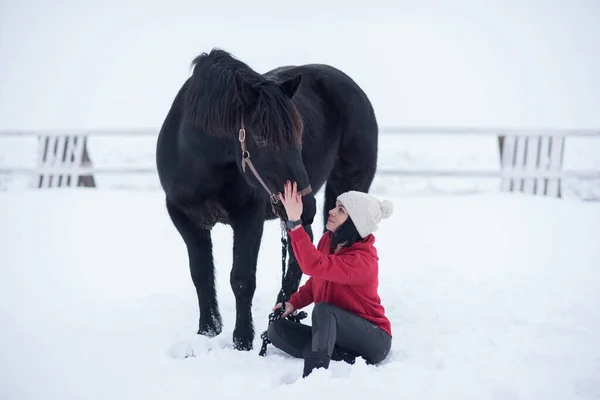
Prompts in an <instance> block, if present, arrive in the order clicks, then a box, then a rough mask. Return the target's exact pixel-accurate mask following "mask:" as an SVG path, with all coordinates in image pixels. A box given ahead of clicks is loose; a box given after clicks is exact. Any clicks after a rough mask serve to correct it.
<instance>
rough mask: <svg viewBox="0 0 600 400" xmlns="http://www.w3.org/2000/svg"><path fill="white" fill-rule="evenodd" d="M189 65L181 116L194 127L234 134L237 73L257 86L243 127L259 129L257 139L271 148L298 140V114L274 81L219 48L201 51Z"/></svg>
mask: <svg viewBox="0 0 600 400" xmlns="http://www.w3.org/2000/svg"><path fill="white" fill-rule="evenodd" d="M191 66H192V67H193V68H194V71H193V73H192V76H191V77H190V79H189V81H188V83H187V84H188V86H187V89H186V94H185V111H184V118H185V119H187V120H189V121H191V122H192V124H193V125H194V126H196V127H198V128H199V129H202V130H203V131H205V132H207V133H210V134H216V135H226V136H229V135H235V136H236V137H237V134H238V131H239V129H240V123H241V112H242V103H241V100H240V99H239V98H238V95H237V92H236V84H235V75H236V73H238V74H240V75H241V76H242V77H243V78H244V80H246V81H247V82H248V83H249V84H251V85H254V86H255V87H256V88H258V89H259V90H258V93H259V97H258V99H257V103H256V104H257V105H256V110H255V112H254V114H253V115H251V116H249V120H248V121H244V123H245V125H246V128H248V127H254V128H255V129H256V130H257V131H259V132H262V133H263V134H264V135H265V136H261V137H260V138H257V139H258V140H260V141H262V142H263V143H265V144H266V145H267V146H268V147H269V148H271V149H274V150H280V149H281V148H283V147H285V146H288V145H290V144H300V143H301V138H302V121H301V119H300V116H299V115H298V112H297V110H296V108H295V107H294V106H293V104H292V106H291V107H290V106H289V105H290V104H291V103H290V101H289V100H287V96H286V95H285V93H284V92H283V90H281V89H280V88H279V87H277V86H276V85H275V84H274V82H271V81H267V80H266V79H265V78H264V77H263V76H262V75H260V74H259V73H257V72H255V71H254V70H252V69H251V68H250V67H249V66H248V65H247V64H245V63H244V62H242V61H239V60H237V59H235V58H234V57H233V56H231V55H230V54H229V53H227V52H226V51H224V50H220V49H213V50H212V51H211V52H210V53H202V54H200V55H199V56H197V57H196V58H195V59H194V60H193V61H192V64H191ZM252 133H253V132H248V134H249V135H250V134H252Z"/></svg>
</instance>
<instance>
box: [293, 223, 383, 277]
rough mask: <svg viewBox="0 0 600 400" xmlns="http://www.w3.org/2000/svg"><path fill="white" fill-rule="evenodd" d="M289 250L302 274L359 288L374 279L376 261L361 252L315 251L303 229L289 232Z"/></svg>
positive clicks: (375, 275)
mask: <svg viewBox="0 0 600 400" xmlns="http://www.w3.org/2000/svg"><path fill="white" fill-rule="evenodd" d="M290 238H291V240H292V248H293V250H294V255H295V256H296V260H298V265H300V269H302V272H304V273H305V274H307V275H309V276H312V277H315V278H319V279H324V280H327V281H330V282H336V283H343V284H349V285H362V284H365V283H369V282H372V281H373V279H377V268H376V267H377V265H376V259H375V258H374V257H372V256H369V255H367V254H364V252H355V251H348V252H347V253H344V254H342V255H333V254H330V255H326V254H323V253H321V252H320V251H319V250H317V249H316V248H315V246H314V244H313V243H312V242H311V241H310V237H309V236H308V233H306V231H305V230H304V228H303V227H300V228H298V229H296V230H294V231H290Z"/></svg>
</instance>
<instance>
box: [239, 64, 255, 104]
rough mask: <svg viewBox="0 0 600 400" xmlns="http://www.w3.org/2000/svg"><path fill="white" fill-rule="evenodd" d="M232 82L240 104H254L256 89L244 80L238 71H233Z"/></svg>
mask: <svg viewBox="0 0 600 400" xmlns="http://www.w3.org/2000/svg"><path fill="white" fill-rule="evenodd" d="M234 82H235V91H236V93H237V95H238V98H239V99H240V101H241V102H242V104H243V105H244V106H251V105H252V104H254V101H255V100H256V96H257V95H258V91H257V89H256V88H255V87H254V86H252V85H251V84H249V83H248V82H246V80H245V79H244V77H243V76H242V75H241V74H240V73H238V72H236V73H235V78H234Z"/></svg>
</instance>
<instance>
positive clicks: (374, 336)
mask: <svg viewBox="0 0 600 400" xmlns="http://www.w3.org/2000/svg"><path fill="white" fill-rule="evenodd" d="M312 323H313V325H312V326H309V325H304V324H301V323H298V322H293V321H289V320H287V319H280V320H277V321H274V322H272V323H271V324H270V325H269V328H268V330H267V337H268V338H269V340H270V341H271V343H272V344H273V345H274V346H275V347H277V348H278V349H280V350H282V351H284V352H286V353H288V354H290V355H291V356H294V357H297V358H304V357H305V355H306V354H307V351H308V352H310V353H313V354H315V353H316V354H322V355H323V356H326V357H327V358H329V359H332V360H334V361H340V360H346V361H348V362H350V360H349V358H350V359H352V362H353V359H354V358H355V357H362V358H364V359H365V360H366V362H367V363H369V364H377V363H379V362H380V361H383V360H384V359H385V358H386V357H387V355H388V354H389V352H390V348H391V345H392V338H391V337H390V336H389V335H388V334H387V332H385V331H384V330H383V329H381V328H379V327H378V326H377V325H375V324H373V323H372V322H370V321H367V320H366V319H364V318H361V317H359V316H358V315H355V314H352V313H351V312H349V311H347V310H344V309H342V308H340V307H338V306H335V305H332V304H329V303H317V304H315V306H314V309H313V312H312Z"/></svg>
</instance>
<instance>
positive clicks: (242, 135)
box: [238, 119, 312, 213]
mask: <svg viewBox="0 0 600 400" xmlns="http://www.w3.org/2000/svg"><path fill="white" fill-rule="evenodd" d="M238 139H239V141H240V146H241V148H242V171H243V172H246V164H248V166H249V167H250V170H251V171H252V173H253V174H254V177H255V178H256V180H257V181H258V182H260V184H261V185H262V187H263V188H264V189H265V190H266V191H267V193H268V194H269V199H270V201H271V206H272V207H273V212H275V205H276V204H277V203H278V202H279V196H277V194H276V193H274V192H272V191H271V189H269V187H268V186H267V184H266V183H265V181H264V180H263V179H262V178H261V176H260V174H259V173H258V171H257V170H256V168H255V167H254V164H253V163H252V160H251V159H250V152H249V151H248V147H247V146H246V128H245V126H244V119H242V121H241V127H240V131H239V136H238ZM310 192H312V187H311V185H310V184H309V185H308V186H307V187H306V188H304V189H302V190H301V191H300V195H302V196H305V195H307V194H309V193H310ZM275 213H276V212H275Z"/></svg>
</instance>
